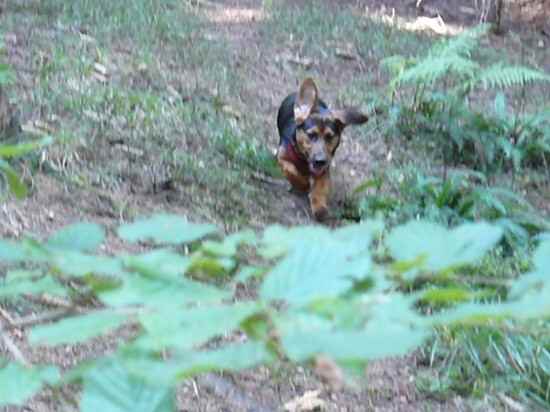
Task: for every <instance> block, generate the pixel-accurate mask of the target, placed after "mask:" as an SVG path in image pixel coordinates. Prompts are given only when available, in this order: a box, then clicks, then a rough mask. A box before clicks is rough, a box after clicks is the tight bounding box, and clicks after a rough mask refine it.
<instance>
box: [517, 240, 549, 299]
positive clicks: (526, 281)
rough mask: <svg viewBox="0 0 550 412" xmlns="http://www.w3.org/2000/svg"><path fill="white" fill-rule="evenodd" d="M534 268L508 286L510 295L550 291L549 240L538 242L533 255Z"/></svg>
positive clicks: (518, 295)
mask: <svg viewBox="0 0 550 412" xmlns="http://www.w3.org/2000/svg"><path fill="white" fill-rule="evenodd" d="M533 263H534V270H533V271H532V272H529V273H528V274H525V275H523V276H521V277H520V278H519V279H518V280H516V281H515V282H514V283H513V284H512V287H511V288H510V297H511V298H518V297H520V296H522V295H524V294H525V293H526V292H540V291H541V290H544V289H545V290H547V291H550V286H549V285H548V278H549V276H550V240H546V241H543V242H541V243H540V244H539V246H538V247H537V249H536V250H535V253H534V255H533Z"/></svg>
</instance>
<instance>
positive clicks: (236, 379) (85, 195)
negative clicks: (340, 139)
mask: <svg viewBox="0 0 550 412" xmlns="http://www.w3.org/2000/svg"><path fill="white" fill-rule="evenodd" d="M16 3H17V4H18V5H19V6H21V7H23V5H24V4H25V2H21V1H19V2H16ZM297 3H298V2H297ZM329 3H330V2H329ZM334 3H335V2H334ZM334 3H331V4H330V5H329V6H328V7H335V8H336V7H338V8H343V7H351V9H350V10H352V11H354V12H361V11H362V10H364V9H365V8H366V7H368V8H370V9H376V10H378V11H380V10H379V9H380V7H381V6H380V4H379V3H380V2H378V1H359V0H358V1H349V2H338V3H339V4H338V6H336V5H335V4H334ZM383 3H384V5H385V7H386V9H385V13H389V11H390V10H391V7H401V6H402V5H403V4H406V6H407V8H406V10H408V11H410V12H411V13H412V12H413V11H414V12H415V13H417V10H416V9H415V8H414V6H411V3H414V2H411V1H408V2H403V1H401V2H400V1H397V0H391V1H390V0H388V1H385V2H383ZM424 3H425V5H424V6H425V8H424V10H428V11H430V12H429V13H427V15H428V17H430V18H431V17H434V16H433V7H435V6H433V5H430V2H427V1H426V2H424ZM431 3H435V2H431ZM442 3H443V4H446V3H447V2H442ZM448 3H449V4H450V3H451V2H448ZM14 4H15V3H14ZM197 4H198V6H196V7H199V8H203V9H204V10H203V11H204V12H205V14H206V16H207V18H208V19H209V21H210V24H211V26H210V31H209V35H210V36H212V37H213V38H216V37H217V36H218V37H220V38H223V39H225V41H227V45H228V46H229V49H230V50H229V55H230V61H229V62H228V64H230V65H233V66H236V67H239V68H240V70H241V72H242V74H243V76H242V79H245V80H246V83H245V84H242V85H241V87H240V94H239V95H238V96H233V99H232V100H231V101H230V102H228V103H230V105H231V106H232V107H233V108H234V109H235V110H238V111H239V112H240V113H245V115H244V116H243V117H245V118H246V113H247V111H249V110H250V111H252V112H253V116H254V119H255V120H254V123H253V124H254V126H257V129H256V131H257V134H258V136H256V138H257V139H258V140H259V141H260V142H262V144H265V145H266V146H267V147H268V148H269V150H270V151H272V152H273V151H274V150H275V148H276V145H277V141H278V137H277V136H276V133H275V130H276V127H275V113H276V111H277V108H278V105H279V103H280V101H281V100H282V99H283V98H284V97H285V96H286V94H287V93H289V92H291V91H293V90H294V89H295V88H296V87H297V84H298V81H299V78H300V77H301V75H302V74H303V73H304V72H306V71H307V70H308V68H310V65H313V70H314V72H315V75H316V76H317V77H318V78H320V79H322V80H321V82H320V83H321V91H322V94H323V96H324V98H326V99H327V100H328V101H329V102H333V103H341V102H342V100H345V101H346V103H347V100H353V96H352V97H350V96H349V95H348V96H346V95H344V96H342V93H341V92H340V88H342V85H345V84H350V83H352V82H353V81H354V79H355V78H356V77H358V76H365V77H369V78H370V81H372V84H373V87H375V86H377V85H380V84H383V82H384V79H383V78H381V77H380V76H378V75H377V74H376V72H377V69H376V68H373V67H372V66H371V65H370V64H371V63H372V62H371V61H369V57H368V56H366V57H365V58H352V59H350V60H348V59H342V58H336V59H332V60H329V59H326V60H321V59H317V57H316V56H313V55H311V54H308V51H307V47H305V46H304V45H303V44H299V43H298V42H294V41H293V39H287V41H285V42H283V43H281V44H275V45H273V46H272V47H271V48H267V49H266V48H265V44H266V42H265V36H269V35H270V33H268V32H266V30H265V28H264V25H263V22H264V19H266V15H265V10H264V8H263V7H262V1H260V0H224V1H216V2H204V3H203V2H201V1H199V2H197ZM344 4H345V5H344ZM0 5H1V3H0ZM430 7H432V8H430ZM0 8H1V6H0ZM401 10H402V9H401ZM444 10H445V8H444ZM10 12H11V13H17V12H19V11H18V8H17V7H15V6H13V5H12V6H11V7H10V6H9V5H8V8H7V11H4V13H10ZM466 15H467V16H469V17H468V18H467V19H465V20H461V19H463V17H460V16H454V17H453V16H450V17H449V20H453V19H454V21H453V23H464V22H469V21H471V20H475V18H476V17H475V16H474V15H473V14H472V13H470V11H468V12H467V13H466ZM52 30H54V29H52ZM68 30H69V29H68ZM71 33H72V32H71ZM40 34H42V35H46V36H48V35H50V34H51V33H47V32H44V33H40ZM73 34H75V33H73ZM77 34H78V31H77V32H76V34H75V35H77ZM81 34H82V33H81ZM10 35H11V37H8V38H7V40H6V43H7V53H8V57H9V61H10V62H11V63H12V64H13V65H14V66H15V67H16V70H17V71H18V77H19V80H20V81H21V82H22V83H23V84H24V88H22V89H21V90H20V92H21V93H22V94H23V95H22V97H21V99H22V100H24V99H25V98H27V95H28V94H30V93H32V90H33V87H34V84H35V81H34V79H33V76H34V74H35V73H34V72H35V71H36V66H35V64H36V61H37V59H41V58H47V57H44V56H40V55H38V56H37V55H36V54H34V51H31V50H30V46H29V42H30V41H31V34H30V33H28V32H27V29H26V28H19V29H18V30H16V31H14V32H11V33H10ZM497 41H498V40H497ZM127 58H128V56H126V54H125V53H124V50H121V51H120V53H119V54H118V55H116V56H114V57H113V60H112V61H111V63H112V65H113V67H119V68H120V67H122V62H123V61H124V60H125V59H127ZM310 60H311V63H310ZM116 75H117V74H116V71H115V72H114V74H113V77H116ZM179 80H181V81H182V84H181V85H179V86H178V85H177V83H178V81H179ZM135 81H136V87H137V88H139V87H140V85H141V83H142V82H145V83H147V79H146V76H145V75H143V76H138V75H136V78H135ZM150 82H151V83H152V84H153V86H155V80H150ZM187 82H191V81H190V80H189V79H179V78H178V77H177V75H175V77H174V78H171V79H168V80H167V82H166V83H167V84H168V85H173V87H176V88H177V90H176V92H177V93H178V95H179V97H185V96H186V93H187V92H188V91H189V90H190V88H191V86H190V85H189V84H187ZM191 83H192V82H191ZM193 87H195V89H194V91H195V93H197V94H198V92H202V91H204V90H203V86H202V85H198V86H196V85H195V86H193ZM204 93H205V95H209V93H212V92H211V91H204ZM214 94H215V93H214ZM195 97H196V96H193V97H192V98H195ZM37 110H38V109H37ZM29 113H30V114H29ZM92 114H93V113H92ZM27 116H28V117H29V118H28V119H23V122H24V123H26V122H32V121H33V120H36V119H38V118H40V114H39V113H36V112H33V111H32V110H31V111H28V112H27ZM49 120H50V121H51V123H55V121H56V119H55V118H52V117H50V118H49ZM57 121H59V119H57ZM61 121H62V120H61ZM244 121H246V120H243V122H244ZM371 124H374V126H369V127H371V128H370V129H368V130H369V132H370V133H369V135H368V136H367V137H366V138H354V136H355V135H357V134H363V135H362V136H363V137H365V135H366V134H367V132H366V131H358V130H356V129H350V130H348V131H347V132H346V134H345V138H344V143H343V145H342V147H341V149H339V151H338V153H337V156H336V159H335V163H336V164H335V166H336V168H335V176H334V180H335V184H334V196H333V199H332V203H333V207H332V209H333V210H334V211H335V213H334V214H335V216H336V217H338V213H339V212H340V209H341V206H342V205H343V203H344V201H345V199H346V197H347V196H348V194H349V193H350V191H351V190H352V189H353V188H354V187H356V186H357V185H358V184H359V183H360V182H362V181H364V180H365V179H366V178H368V177H369V176H371V175H372V173H373V170H375V169H376V168H379V167H381V165H384V164H386V162H387V160H386V157H387V154H388V148H386V147H385V146H384V143H383V142H382V141H381V139H377V137H379V136H378V135H377V134H376V130H375V119H373V122H371ZM199 127H200V126H199ZM124 147H125V146H124V144H113V143H111V144H110V145H108V146H107V147H98V148H97V149H98V150H101V153H102V156H110V157H109V159H110V160H109V162H112V163H113V164H116V165H117V167H118V168H119V172H120V174H119V175H118V176H119V178H120V179H119V180H118V181H117V184H116V186H115V185H103V184H97V185H96V184H83V183H81V182H79V181H71V180H68V179H60V178H59V177H58V176H56V175H55V174H52V173H47V172H44V173H41V172H38V173H35V174H34V175H33V177H32V187H33V190H32V193H31V196H30V197H29V198H28V199H25V200H24V201H22V202H16V201H7V202H4V203H2V204H1V206H0V235H2V236H8V237H18V236H21V235H23V234H25V233H35V234H39V235H40V236H46V235H47V234H49V233H51V232H53V231H55V230H56V229H58V228H60V227H62V226H64V225H66V224H69V223H73V222H76V221H82V220H92V221H95V222H98V223H101V224H103V225H105V226H107V227H108V228H109V227H111V228H112V227H113V226H114V225H118V224H119V223H120V222H121V221H125V220H129V219H131V218H132V217H134V216H137V215H145V214H149V213H152V212H158V211H167V212H174V213H178V214H184V215H187V216H188V217H189V219H190V220H195V221H215V222H216V223H218V224H220V225H221V226H222V227H224V228H225V229H226V230H228V231H231V230H233V229H234V228H235V227H239V226H240V225H241V224H242V220H238V219H243V220H244V221H245V222H246V224H247V225H248V226H252V227H255V228H261V227H264V226H266V225H268V224H272V223H282V224H285V225H295V224H304V223H310V222H311V220H310V217H309V212H308V207H307V202H306V200H305V199H304V198H301V197H300V196H297V195H295V194H292V193H289V191H288V185H287V184H286V182H284V181H283V180H280V179H277V178H275V177H269V176H267V177H266V176H265V175H262V174H259V175H257V174H249V176H248V177H242V176H240V177H238V179H240V180H238V181H237V182H231V185H233V186H231V187H230V190H229V191H228V192H227V193H226V192H221V194H220V190H223V188H224V185H225V184H226V181H224V180H221V181H220V182H217V183H216V184H217V185H219V186H211V185H209V184H210V183H209V181H206V182H205V183H201V182H200V181H197V180H196V179H195V176H194V175H190V176H186V175H184V176H183V177H182V178H181V179H179V180H176V181H175V183H174V184H166V185H162V184H157V183H159V182H160V183H162V182H163V178H162V173H159V174H157V172H156V171H152V172H151V173H150V174H149V175H147V174H143V173H142V174H139V173H135V174H134V169H133V167H134V166H133V164H134V163H136V162H137V163H142V162H143V163H146V162H149V161H151V159H149V158H147V155H141V154H139V153H138V154H135V153H134V154H130V155H129V154H128V153H127V151H124V150H123V149H124ZM95 149H96V147H94V146H92V147H87V148H79V149H77V150H76V151H75V152H74V153H69V154H70V155H72V156H68V158H67V153H66V152H64V153H60V154H59V156H58V157H56V158H55V159H54V160H55V163H56V164H63V162H66V163H67V164H68V166H62V167H61V170H65V169H67V170H69V169H70V168H71V167H77V166H78V165H80V164H83V163H86V162H87V160H88V158H89V157H90V158H91V157H93V156H95V154H94V153H90V151H92V152H93V151H94V150H95ZM185 150H188V151H193V142H190V143H189V145H188V146H186V147H185ZM197 150H199V149H197ZM50 156H53V157H55V153H50ZM97 157H98V158H99V157H101V156H97ZM94 161H96V160H94ZM45 164H49V163H48V162H45ZM97 164H101V163H100V162H97ZM71 165H72V166H71ZM75 165H76V166H75ZM201 167H202V168H206V169H208V168H209V165H208V164H206V165H204V164H203V165H202V166H201V164H200V163H199V164H198V170H199V171H200V170H201V169H200V168H201ZM204 173H205V174H206V173H207V172H206V171H204ZM28 176H30V174H29V175H28ZM144 176H145V177H147V176H149V178H144ZM159 176H160V177H159ZM241 185H242V186H246V187H250V192H249V193H250V197H249V198H248V197H247V194H246V193H241V192H239V191H238V190H237V189H240V188H241V187H242V186H241ZM221 196H227V197H229V200H228V198H225V199H223V200H219V199H218V197H221ZM231 196H235V198H234V199H233V198H231ZM543 200H544V198H543ZM543 200H542V201H543ZM218 202H220V203H218ZM232 202H233V203H232ZM228 205H229V206H228ZM231 205H233V207H234V208H235V209H237V212H238V213H235V210H229V212H231V217H232V219H226V217H227V216H226V213H229V212H228V207H229V208H230V209H231ZM245 211H246V213H244V212H245ZM241 212H242V215H241ZM234 215H236V216H237V218H234ZM340 223H342V222H341V221H339V220H336V222H335V224H340ZM120 247H121V246H120V245H119V244H117V243H116V241H115V240H114V237H110V238H109V241H108V243H107V244H106V245H105V251H106V252H107V253H112V252H115V251H117V250H119V248H120ZM8 309H10V310H11V309H13V308H8ZM34 310H37V309H36V308H35V307H29V308H27V313H23V314H28V313H30V311H34ZM129 333H131V331H126V330H124V331H121V332H120V333H119V334H115V335H114V336H111V337H108V338H106V339H102V340H97V341H92V342H90V343H89V344H87V345H79V346H74V347H61V348H58V349H56V350H55V351H51V352H49V351H40V352H36V351H35V352H33V351H32V350H30V349H29V347H28V346H27V345H26V344H25V343H24V342H25V336H24V330H20V329H17V330H14V331H12V333H11V334H12V338H13V339H14V340H15V341H16V342H17V343H18V344H19V345H21V347H22V349H23V352H24V353H25V354H26V355H27V356H28V358H29V359H30V360H31V361H32V362H40V361H53V362H54V363H56V364H58V365H60V366H62V367H68V366H71V365H73V364H74V363H76V362H78V361H80V360H82V359H85V358H87V357H94V356H98V355H100V354H102V353H105V352H108V351H110V350H112V349H113V348H114V347H116V343H117V341H120V339H124V338H125V337H127V336H129V335H128V334H129ZM0 351H1V352H2V353H4V354H5V352H6V351H5V348H4V347H2V346H1V345H0ZM417 368H419V366H418V365H417V363H416V360H415V357H414V356H410V357H407V358H405V359H389V360H384V361H380V362H375V363H373V364H372V366H371V367H370V368H369V369H368V371H367V378H368V385H367V386H365V387H364V388H362V389H359V390H353V389H346V390H343V391H338V392H333V391H331V390H330V388H329V387H328V386H326V385H324V384H323V383H321V382H320V381H319V379H317V378H316V377H315V375H314V374H313V373H312V372H311V371H310V370H308V369H305V368H300V367H299V368H297V369H296V368H291V367H290V366H288V365H281V367H280V370H267V369H265V368H258V369H255V370H253V371H248V372H245V373H242V374H235V375H222V376H217V375H207V376H202V377H199V378H197V379H195V380H193V381H190V382H186V383H185V384H183V385H182V387H181V389H180V391H179V392H178V402H179V405H180V410H181V411H244V410H267V411H271V410H281V406H282V405H284V404H285V403H286V402H288V401H290V400H292V399H294V398H296V397H299V396H301V395H302V394H303V393H304V392H305V391H307V390H319V391H320V395H319V396H320V398H322V399H323V400H324V401H325V402H326V410H327V411H411V412H412V411H422V410H430V411H439V410H441V411H467V410H476V408H474V406H473V403H471V402H466V401H464V400H463V399H460V398H456V399H450V400H446V401H445V402H443V403H440V402H438V401H435V400H432V399H427V398H426V396H425V395H423V394H422V393H420V392H419V391H418V389H417V388H416V383H415V372H416V371H417ZM66 392H67V394H65V396H66V398H70V397H71V396H72V395H71V392H72V391H71V388H69V389H68V390H66ZM66 398H63V397H62V399H59V398H58V397H54V396H52V393H51V392H50V391H46V392H45V393H43V394H41V395H39V396H38V397H37V398H36V399H34V400H33V401H32V402H31V403H30V404H29V409H26V410H35V411H53V410H62V409H65V408H67V399H66ZM485 407H486V405H485ZM7 410H9V411H12V410H14V411H15V410H21V409H15V408H9V409H7ZM478 410H488V409H478Z"/></svg>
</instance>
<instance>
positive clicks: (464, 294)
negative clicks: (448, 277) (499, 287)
mask: <svg viewBox="0 0 550 412" xmlns="http://www.w3.org/2000/svg"><path fill="white" fill-rule="evenodd" d="M474 296H476V294H475V293H472V292H470V291H469V290H466V289H462V288H458V287H448V288H436V289H430V290H427V291H426V292H424V293H423V294H422V298H421V299H422V300H423V301H424V302H427V303H431V304H440V305H441V304H443V305H444V304H451V303H458V302H465V301H467V300H470V299H472V298H473V297H474Z"/></svg>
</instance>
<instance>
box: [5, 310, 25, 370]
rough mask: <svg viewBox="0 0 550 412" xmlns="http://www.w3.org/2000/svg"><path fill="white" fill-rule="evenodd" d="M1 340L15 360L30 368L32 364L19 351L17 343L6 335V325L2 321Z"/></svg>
mask: <svg viewBox="0 0 550 412" xmlns="http://www.w3.org/2000/svg"><path fill="white" fill-rule="evenodd" d="M0 338H2V341H3V342H4V346H5V347H6V349H7V350H8V352H9V353H11V354H12V356H13V358H14V359H15V360H16V361H17V362H19V363H21V364H22V365H25V366H30V365H31V364H30V362H29V361H28V360H27V358H25V355H23V352H21V351H20V350H19V348H18V347H17V345H16V344H15V342H14V341H13V340H12V339H11V337H10V336H9V335H8V334H7V333H6V331H5V330H4V325H3V323H2V322H1V321H0Z"/></svg>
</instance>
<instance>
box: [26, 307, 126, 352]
mask: <svg viewBox="0 0 550 412" xmlns="http://www.w3.org/2000/svg"><path fill="white" fill-rule="evenodd" d="M127 320H128V317H127V316H126V315H122V314H118V313H113V312H112V311H109V310H104V311H101V312H95V313H90V314H87V315H82V316H74V317H71V318H67V319H63V320H61V321H59V322H56V323H53V324H50V325H40V326H37V327H35V328H33V329H32V330H31V332H30V334H29V342H30V343H32V344H34V345H57V344H60V343H76V342H83V341H85V340H88V339H90V338H94V337H96V336H100V335H103V334H105V333H107V332H110V331H112V330H113V329H115V328H117V327H119V326H121V325H123V324H124V323H125V322H126V321H127Z"/></svg>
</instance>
